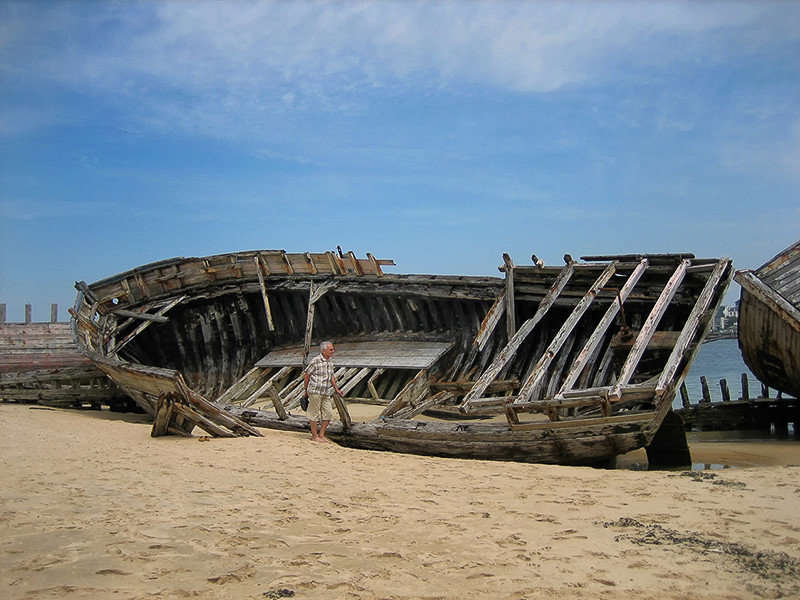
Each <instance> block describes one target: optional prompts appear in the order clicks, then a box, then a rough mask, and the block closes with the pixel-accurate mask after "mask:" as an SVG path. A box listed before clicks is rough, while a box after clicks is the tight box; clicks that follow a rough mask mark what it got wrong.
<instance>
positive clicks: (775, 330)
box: [736, 242, 800, 398]
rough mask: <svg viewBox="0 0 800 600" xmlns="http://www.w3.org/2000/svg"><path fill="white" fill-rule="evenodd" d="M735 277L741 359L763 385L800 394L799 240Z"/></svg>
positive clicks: (792, 394)
mask: <svg viewBox="0 0 800 600" xmlns="http://www.w3.org/2000/svg"><path fill="white" fill-rule="evenodd" d="M736 280H737V281H738V282H739V284H740V285H741V286H742V291H741V302H740V304H739V347H740V349H741V351H742V358H743V359H744V362H745V364H747V366H748V368H749V369H750V370H751V371H752V372H753V373H754V374H755V375H756V377H758V379H759V380H760V381H761V382H762V383H764V384H765V385H767V386H769V387H771V388H773V389H776V390H778V391H780V392H782V393H784V394H788V395H790V396H794V397H795V398H797V397H800V242H798V243H796V244H794V245H793V246H790V247H789V248H787V249H786V250H784V251H783V252H781V253H780V254H778V255H777V256H776V257H774V258H773V259H772V260H770V261H769V262H767V263H766V264H764V265H763V266H761V267H760V268H759V269H757V270H755V271H739V272H737V273H736Z"/></svg>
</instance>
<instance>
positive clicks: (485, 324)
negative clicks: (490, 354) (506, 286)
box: [472, 290, 506, 351]
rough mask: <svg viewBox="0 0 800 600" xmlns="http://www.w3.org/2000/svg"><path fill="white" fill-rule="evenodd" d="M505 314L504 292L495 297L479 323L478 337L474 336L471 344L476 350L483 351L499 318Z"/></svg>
mask: <svg viewBox="0 0 800 600" xmlns="http://www.w3.org/2000/svg"><path fill="white" fill-rule="evenodd" d="M505 312H506V292H505V290H504V291H503V292H501V293H500V295H499V296H497V298H496V299H495V301H494V303H493V304H492V306H491V307H490V308H489V312H487V313H486V316H485V317H484V318H483V321H482V322H481V326H480V329H478V335H476V336H475V340H474V341H473V342H472V344H473V345H474V346H475V347H476V348H477V349H478V350H480V351H483V349H484V348H485V347H486V343H487V342H488V341H489V338H491V337H492V334H493V333H494V330H495V329H496V328H497V324H498V323H499V322H500V318H501V317H502V316H503V315H504V314H505Z"/></svg>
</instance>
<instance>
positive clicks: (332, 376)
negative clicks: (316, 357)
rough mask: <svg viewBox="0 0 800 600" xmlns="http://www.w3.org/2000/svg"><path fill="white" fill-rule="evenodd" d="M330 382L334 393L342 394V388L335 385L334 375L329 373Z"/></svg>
mask: <svg viewBox="0 0 800 600" xmlns="http://www.w3.org/2000/svg"><path fill="white" fill-rule="evenodd" d="M331 384H332V385H333V389H334V390H336V393H337V394H339V395H340V396H344V394H343V393H342V390H340V389H339V386H338V385H336V375H331Z"/></svg>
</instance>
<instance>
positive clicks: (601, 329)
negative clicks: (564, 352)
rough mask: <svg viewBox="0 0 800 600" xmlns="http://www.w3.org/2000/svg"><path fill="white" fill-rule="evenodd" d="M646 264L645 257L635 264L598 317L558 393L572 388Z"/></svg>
mask: <svg viewBox="0 0 800 600" xmlns="http://www.w3.org/2000/svg"><path fill="white" fill-rule="evenodd" d="M648 264H649V263H648V261H647V259H646V258H643V259H642V260H641V261H640V262H639V266H637V267H636V269H635V270H634V271H633V273H631V275H630V276H629V277H628V280H627V281H626V282H625V285H623V286H622V289H621V290H620V291H619V296H618V298H617V302H614V303H612V304H611V305H610V306H609V307H608V309H607V310H606V312H605V314H604V315H603V317H602V318H601V319H600V322H599V323H598V324H597V327H595V329H594V331H593V332H592V335H591V336H589V339H588V340H587V341H586V344H584V346H583V349H581V352H580V354H578V356H577V358H576V359H575V362H574V363H573V364H572V368H571V369H570V371H569V373H568V374H567V376H566V378H565V379H564V382H563V383H562V385H561V388H560V389H559V393H560V394H563V393H564V392H565V391H567V390H570V389H572V386H573V385H575V382H576V381H577V380H578V377H579V376H580V374H581V372H582V371H583V369H584V367H585V366H586V363H587V362H588V360H589V359H590V358H591V357H592V355H593V354H594V352H595V350H596V349H597V347H598V345H599V344H600V342H601V341H602V340H603V338H604V336H605V334H606V331H607V330H608V328H609V327H610V326H611V323H613V321H614V319H615V318H616V316H617V313H618V312H619V311H620V309H621V308H622V305H623V304H624V302H625V300H626V299H627V298H628V295H629V294H630V293H631V291H633V288H635V287H636V284H637V283H639V279H641V277H642V275H643V274H644V272H645V270H647V266H648Z"/></svg>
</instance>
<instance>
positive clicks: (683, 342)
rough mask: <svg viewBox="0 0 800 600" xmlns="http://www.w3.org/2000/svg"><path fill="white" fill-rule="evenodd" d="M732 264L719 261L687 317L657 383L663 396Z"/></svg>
mask: <svg viewBox="0 0 800 600" xmlns="http://www.w3.org/2000/svg"><path fill="white" fill-rule="evenodd" d="M730 264H731V261H730V260H721V261H720V262H719V263H717V265H716V267H714V271H713V272H712V273H711V275H710V276H709V278H708V281H706V285H705V287H704V288H703V291H702V292H700V296H698V298H697V303H696V304H695V305H694V307H693V308H692V312H691V313H690V314H689V317H688V318H687V319H686V324H685V325H684V326H683V329H682V330H681V333H680V337H679V338H678V340H677V341H676V342H675V344H674V346H673V349H672V353H671V354H670V357H669V359H667V363H666V364H665V365H664V368H663V370H662V371H661V376H660V377H659V378H658V383H657V384H656V394H657V395H659V396H661V395H662V394H663V393H664V392H665V391H666V389H667V388H668V387H669V386H670V385H672V384H673V382H674V378H675V374H676V372H677V370H678V366H679V365H680V363H681V361H683V359H684V357H685V356H686V353H687V351H688V350H689V346H690V345H691V344H692V343H693V342H694V343H696V342H697V336H698V334H699V332H698V327H699V325H700V321H701V319H702V318H703V316H704V315H705V314H706V311H707V310H709V308H710V305H711V302H712V300H713V299H714V296H715V295H716V293H717V291H718V289H719V285H720V283H721V281H722V278H723V276H724V275H725V272H726V271H727V270H728V269H729V268H730ZM721 296H722V295H721V294H720V298H721ZM709 323H710V320H709Z"/></svg>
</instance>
